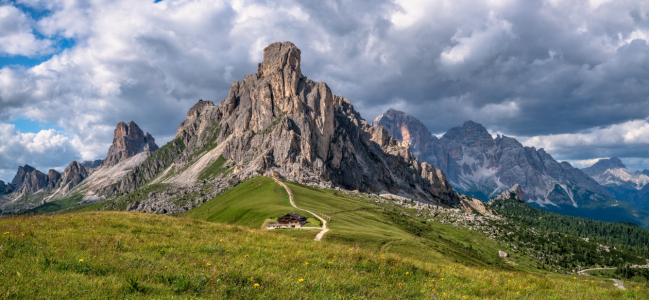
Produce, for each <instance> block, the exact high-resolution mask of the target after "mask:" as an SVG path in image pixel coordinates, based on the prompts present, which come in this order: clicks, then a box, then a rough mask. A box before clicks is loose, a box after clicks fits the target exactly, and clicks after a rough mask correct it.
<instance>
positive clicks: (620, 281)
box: [611, 279, 626, 290]
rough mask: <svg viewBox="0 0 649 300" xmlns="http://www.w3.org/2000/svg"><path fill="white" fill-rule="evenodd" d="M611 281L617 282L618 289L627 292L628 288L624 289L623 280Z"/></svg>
mask: <svg viewBox="0 0 649 300" xmlns="http://www.w3.org/2000/svg"><path fill="white" fill-rule="evenodd" d="M611 280H613V282H615V286H616V287H618V288H619V289H621V290H626V288H624V282H622V280H617V279H611Z"/></svg>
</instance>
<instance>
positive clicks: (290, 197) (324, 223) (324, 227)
mask: <svg viewBox="0 0 649 300" xmlns="http://www.w3.org/2000/svg"><path fill="white" fill-rule="evenodd" d="M273 180H275V182H277V183H278V184H279V185H281V186H283V187H284V189H285V190H286V192H287V193H288V200H289V201H290V202H291V205H292V206H293V207H295V208H297V209H299V210H303V211H306V212H308V213H310V214H312V215H314V216H315V217H316V218H318V219H320V221H321V222H322V228H320V227H313V228H314V229H322V231H320V232H318V234H317V235H316V236H315V238H314V239H313V240H315V241H320V240H321V239H322V237H323V236H324V234H325V233H327V231H329V229H327V221H325V219H323V218H321V217H320V216H318V215H317V214H315V213H314V212H312V211H310V210H306V209H304V208H300V207H298V206H297V205H295V202H293V192H291V189H290V188H288V186H286V184H284V183H283V182H281V181H280V180H279V179H277V178H274V177H273ZM304 229H306V228H304Z"/></svg>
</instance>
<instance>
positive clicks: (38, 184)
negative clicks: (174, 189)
mask: <svg viewBox="0 0 649 300" xmlns="http://www.w3.org/2000/svg"><path fill="white" fill-rule="evenodd" d="M156 149H158V146H157V145H156V144H155V140H154V139H153V137H152V136H151V135H150V134H148V133H147V134H144V132H143V131H142V130H141V129H140V127H138V126H137V124H135V122H133V121H131V122H130V123H128V124H126V123H124V122H120V123H119V124H117V128H116V129H115V134H114V139H113V144H112V145H111V147H110V149H109V151H108V155H107V159H106V160H102V159H98V160H95V161H84V162H83V163H79V162H76V161H73V162H71V163H70V164H69V165H68V166H67V167H66V168H65V170H64V171H63V173H62V174H61V173H59V172H58V171H56V170H54V169H50V170H49V171H48V172H47V174H45V173H43V172H41V171H40V170H37V169H35V168H34V167H32V166H30V165H25V166H19V167H18V171H17V172H16V175H15V176H14V178H13V180H12V181H11V183H4V182H2V181H0V196H1V195H4V196H2V197H1V198H0V212H2V213H3V214H9V213H16V212H20V211H24V210H27V209H30V208H34V207H37V206H39V205H44V204H47V203H49V202H52V201H55V200H57V199H60V198H64V197H68V196H70V195H72V194H78V195H79V196H80V197H79V198H80V200H81V201H96V200H101V199H104V198H105V197H98V196H96V195H95V194H96V192H98V191H99V189H100V188H103V187H105V186H106V185H110V184H113V183H115V182H117V181H118V180H119V179H121V178H122V177H123V176H124V175H125V174H126V172H127V171H128V170H130V169H132V167H134V166H135V165H137V164H139V163H135V164H133V163H131V164H129V163H127V161H130V160H132V158H133V157H136V156H140V158H141V159H139V161H140V162H141V161H142V160H143V159H144V158H146V157H147V156H148V155H149V154H151V153H152V152H153V151H155V150H156ZM104 162H106V163H105V164H104ZM102 164H104V165H105V167H103V168H100V167H101V166H102ZM82 183H83V184H82Z"/></svg>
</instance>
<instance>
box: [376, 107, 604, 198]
mask: <svg viewBox="0 0 649 300" xmlns="http://www.w3.org/2000/svg"><path fill="white" fill-rule="evenodd" d="M415 120H416V119H415V118H414V117H412V116H410V115H408V114H406V113H403V112H399V111H395V110H389V111H388V112H386V113H385V114H383V115H381V116H379V117H378V118H377V119H376V120H375V121H374V125H375V126H377V125H383V126H386V127H387V125H390V127H391V130H392V132H394V135H395V136H397V137H401V138H403V139H404V140H405V141H406V142H408V143H409V144H410V147H411V148H412V149H413V152H415V153H418V157H419V159H420V160H422V161H426V162H429V163H430V164H432V165H433V166H435V167H437V168H439V169H441V170H442V171H443V172H444V173H445V174H446V176H447V178H448V180H449V182H450V183H451V185H453V187H454V188H455V189H457V190H458V191H459V192H461V193H464V194H467V195H469V196H472V197H476V198H479V199H482V200H484V201H487V200H488V199H490V198H491V197H493V196H495V195H498V194H499V193H501V192H503V191H505V190H508V189H509V188H510V187H512V186H514V185H515V184H520V185H521V188H522V190H523V192H524V193H525V196H526V197H527V201H533V202H536V203H538V204H539V205H541V206H545V205H572V206H575V207H576V206H578V204H577V200H576V196H575V193H580V194H584V193H585V191H582V192H580V191H581V189H585V190H589V191H592V192H595V193H598V194H600V195H603V196H611V194H610V193H609V191H608V190H606V189H605V188H604V187H602V186H601V185H599V184H598V183H597V182H596V181H595V180H593V179H592V178H590V177H588V176H587V175H586V174H584V173H583V172H582V171H580V170H579V169H576V168H573V167H572V166H571V165H570V164H569V163H567V162H562V163H559V162H557V161H555V160H554V159H553V158H552V156H551V155H550V154H548V153H547V152H545V151H544V150H543V149H538V150H537V149H535V148H534V147H524V146H523V145H521V144H520V143H519V142H518V141H517V140H516V139H514V138H511V137H507V136H500V135H499V136H497V137H496V138H493V137H492V136H491V134H489V132H488V131H487V129H486V128H484V127H483V126H482V125H480V124H478V123H475V122H472V121H468V122H466V123H464V125H462V126H459V127H455V128H452V129H450V130H449V131H448V132H447V133H446V134H444V136H442V138H439V139H438V138H437V137H435V136H434V135H432V134H431V133H430V132H429V131H428V129H426V127H425V126H422V124H421V122H419V121H415ZM404 127H405V128H404ZM397 133H399V134H400V135H397ZM404 133H407V134H404Z"/></svg>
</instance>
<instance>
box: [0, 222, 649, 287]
mask: <svg viewBox="0 0 649 300" xmlns="http://www.w3.org/2000/svg"><path fill="white" fill-rule="evenodd" d="M0 233H2V234H0V245H1V247H0V281H1V282H2V285H0V298H7V299H38V298H40V299H71V298H111V299H114V298H128V299H135V298H151V299H153V298H155V299H160V298H165V299H170V298H178V299H185V298H194V299H196V298H210V299H213V298H217V299H286V298H291V299H307V298H308V299H386V298H393V299H424V298H426V299H431V297H432V296H436V297H437V298H441V299H444V298H445V297H446V298H448V299H458V298H463V297H464V296H466V297H467V298H468V299H484V298H487V299H517V298H525V299H646V297H647V296H649V293H647V290H646V288H644V287H641V288H638V289H630V290H628V291H621V290H618V289H616V288H613V287H612V285H611V284H610V282H606V281H604V280H599V279H594V278H593V282H591V281H583V280H573V279H572V277H556V276H552V277H548V276H544V275H533V274H529V273H525V272H511V271H503V270H499V269H491V268H482V267H481V268H477V267H466V266H463V265H460V264H454V263H448V262H446V261H445V262H444V263H439V264H438V263H434V262H427V263H423V262H421V261H418V260H414V259H409V258H403V257H401V256H398V255H393V254H384V253H380V252H378V251H371V250H367V249H363V248H358V247H351V246H349V245H343V244H337V243H332V242H315V241H312V240H311V239H312V236H306V234H313V233H309V232H307V231H293V233H290V234H295V236H290V235H284V234H276V233H272V232H266V231H263V230H258V229H249V228H246V227H238V226H230V225H223V224H218V223H210V222H205V221H199V220H191V219H185V218H174V217H167V216H159V215H150V214H143V213H119V212H91V213H78V214H66V215H55V216H34V217H16V218H6V219H0Z"/></svg>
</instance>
